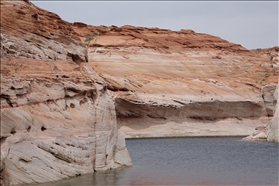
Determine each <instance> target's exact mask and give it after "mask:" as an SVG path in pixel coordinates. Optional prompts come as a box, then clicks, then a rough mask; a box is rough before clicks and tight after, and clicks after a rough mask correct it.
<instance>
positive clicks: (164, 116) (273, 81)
mask: <svg viewBox="0 0 279 186" xmlns="http://www.w3.org/2000/svg"><path fill="white" fill-rule="evenodd" d="M0 3H1V35H0V36H1V94H0V99H1V136H0V139H1V164H0V173H1V174H0V175H1V177H0V180H1V185H5V186H6V185H24V184H29V183H41V182H50V181H56V180H59V179H64V178H69V177H73V176H78V175H81V174H85V173H91V172H95V171H103V170H108V169H113V168H120V167H124V166H131V165H132V162H131V159H130V156H129V153H128V151H127V149H126V146H125V139H124V137H126V138H138V137H173V136H175V137H178V136H247V135H249V134H251V133H253V132H255V128H256V129H257V131H261V132H258V133H257V134H255V135H256V136H257V138H258V139H268V140H271V141H276V140H277V141H278V104H277V106H276V108H277V109H275V107H274V101H273V95H276V93H275V94H274V91H275V86H276V85H277V84H278V68H279V66H278V46H277V47H273V48H270V49H256V50H247V49H245V48H243V47H242V46H241V45H239V44H234V43H230V42H228V41H226V40H223V39H221V38H219V37H216V36H211V35H208V34H202V33H195V32H194V31H193V30H180V31H171V30H167V29H159V28H144V27H133V26H128V25H126V26H122V27H116V26H90V25H86V24H84V23H80V22H77V23H68V22H65V21H63V20H62V19H61V18H60V17H59V16H58V15H56V14H54V13H51V12H48V11H46V10H43V9H40V8H38V7H36V6H34V5H33V4H32V3H30V2H29V1H28V0H20V1H8V0H1V2H0ZM94 32H98V33H99V37H98V38H97V39H96V40H94V41H92V42H91V43H90V45H89V48H88V49H87V48H86V46H85V45H84V44H83V41H84V38H85V36H88V35H91V34H92V33H94ZM277 92H278V91H277ZM277 95H278V93H277ZM276 100H278V96H277V98H276ZM275 110H276V111H275ZM272 117H273V119H272ZM271 120H272V121H271ZM270 121H271V123H272V124H271V125H269V123H270ZM119 129H120V130H119ZM276 130H277V133H276ZM255 135H254V136H255Z"/></svg>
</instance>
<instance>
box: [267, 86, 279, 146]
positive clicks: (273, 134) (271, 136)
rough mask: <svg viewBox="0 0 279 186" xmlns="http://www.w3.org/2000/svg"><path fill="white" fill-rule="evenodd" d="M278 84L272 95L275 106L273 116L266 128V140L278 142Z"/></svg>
mask: <svg viewBox="0 0 279 186" xmlns="http://www.w3.org/2000/svg"><path fill="white" fill-rule="evenodd" d="M278 94H279V84H277V87H276V91H275V93H274V95H273V104H274V106H275V111H274V116H273V118H272V120H271V123H270V125H269V126H268V129H267V140H268V141H274V142H279V118H278V115H279V101H278V99H279V96H278Z"/></svg>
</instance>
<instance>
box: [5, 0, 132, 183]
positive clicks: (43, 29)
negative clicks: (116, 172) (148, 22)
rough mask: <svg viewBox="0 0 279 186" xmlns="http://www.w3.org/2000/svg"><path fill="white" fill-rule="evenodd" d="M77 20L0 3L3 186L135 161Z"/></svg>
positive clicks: (20, 3)
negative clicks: (76, 26)
mask: <svg viewBox="0 0 279 186" xmlns="http://www.w3.org/2000/svg"><path fill="white" fill-rule="evenodd" d="M86 51H87V50H86V47H85V45H84V44H83V43H82V42H81V41H80V40H79V38H78V36H77V35H76V33H75V31H74V30H73V29H72V28H71V24H70V23H67V22H65V21H63V20H61V19H60V17H59V16H57V15H56V14H53V13H50V12H47V11H45V10H42V9H40V8H38V7H35V6H34V5H33V4H31V3H29V2H28V1H1V94H0V99H1V136H0V139H1V164H0V172H1V177H0V182H1V184H0V185H4V186H8V185H25V184H31V183H32V184H33V183H42V182H51V181H56V180H60V179H64V178H69V177H74V176H78V175H81V174H85V173H92V172H95V171H104V170H108V169H114V168H120V167H125V166H131V165H132V162H131V159H130V156H129V153H128V151H127V149H126V146H125V140H124V136H123V134H122V133H121V132H118V129H117V120H116V112H115V106H114V102H113V100H112V96H111V95H110V93H109V92H108V90H107V86H106V83H105V81H104V80H103V79H102V78H101V77H99V76H98V74H97V73H96V72H95V71H94V70H93V69H92V67H91V66H90V65H89V64H88V63H86V61H87V52H86Z"/></svg>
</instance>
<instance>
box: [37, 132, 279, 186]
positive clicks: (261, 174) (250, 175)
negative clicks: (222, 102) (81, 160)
mask: <svg viewBox="0 0 279 186" xmlns="http://www.w3.org/2000/svg"><path fill="white" fill-rule="evenodd" d="M126 145H127V148H128V150H129V152H130V155H131V158H132V161H133V164H134V165H133V167H131V168H126V169H120V170H112V171H105V172H98V173H95V174H87V175H84V176H80V177H77V178H72V179H69V180H64V181H60V182H56V183H51V184H40V185H36V186H53V185H54V186H76V185H83V186H91V185H119V186H120V185H121V186H126V185H127V186H129V185H146V186H147V185H148V186H150V185H278V153H279V151H278V150H279V144H278V143H271V142H262V141H261V142H247V141H243V140H241V138H239V137H227V138H216V137H210V138H157V139H130V140H127V141H126Z"/></svg>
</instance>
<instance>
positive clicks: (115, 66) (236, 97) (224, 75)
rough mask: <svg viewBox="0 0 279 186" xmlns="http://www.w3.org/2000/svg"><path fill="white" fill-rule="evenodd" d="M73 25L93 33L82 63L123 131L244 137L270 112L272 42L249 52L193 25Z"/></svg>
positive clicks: (141, 134)
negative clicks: (110, 100)
mask: <svg viewBox="0 0 279 186" xmlns="http://www.w3.org/2000/svg"><path fill="white" fill-rule="evenodd" d="M73 29H74V30H75V31H76V32H77V33H78V35H79V36H80V38H81V39H83V38H84V36H86V35H89V34H90V33H92V32H99V33H100V36H99V38H98V39H97V40H96V41H94V42H92V43H91V45H90V47H89V52H88V58H89V64H90V65H91V66H92V67H93V68H94V70H95V71H97V72H98V73H99V74H100V76H102V78H103V79H104V80H105V81H106V82H107V84H108V89H109V90H110V91H111V93H112V95H113V96H114V101H115V107H116V112H117V118H118V126H119V127H120V129H121V130H122V131H123V132H124V134H125V136H126V137H129V138H133V137H164V136H206V135H209V136H212V135H217V136H218V135H219V136H226V135H227V136H228V135H244V136H245V135H249V134H251V133H252V132H254V129H255V128H256V127H258V126H262V125H267V124H268V122H269V120H270V118H269V116H272V115H273V111H272V110H273V107H272V106H271V102H270V98H271V95H272V94H273V91H274V88H273V89H272V87H275V85H276V84H277V82H278V67H277V66H276V65H275V63H276V60H275V57H276V54H274V51H275V50H276V49H277V48H276V47H274V48H272V49H269V50H261V52H258V51H257V50H251V51H249V50H247V49H245V48H243V47H242V46H241V45H238V44H234V43H230V42H228V41H225V40H223V39H221V38H219V37H215V36H211V35H208V34H200V33H195V32H194V31H192V30H180V31H171V30H166V29H158V28H144V27H133V26H123V27H116V26H107V27H106V26H99V27H97V26H90V25H86V24H82V23H74V24H73ZM263 51H264V53H263ZM270 56H273V58H271V57H270ZM262 87H265V88H263V92H262V91H261V90H262ZM263 94H264V96H263Z"/></svg>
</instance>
